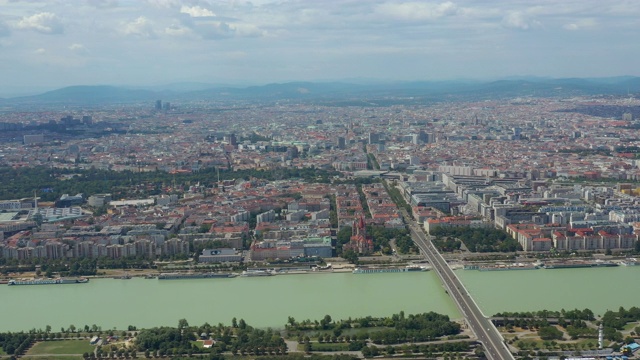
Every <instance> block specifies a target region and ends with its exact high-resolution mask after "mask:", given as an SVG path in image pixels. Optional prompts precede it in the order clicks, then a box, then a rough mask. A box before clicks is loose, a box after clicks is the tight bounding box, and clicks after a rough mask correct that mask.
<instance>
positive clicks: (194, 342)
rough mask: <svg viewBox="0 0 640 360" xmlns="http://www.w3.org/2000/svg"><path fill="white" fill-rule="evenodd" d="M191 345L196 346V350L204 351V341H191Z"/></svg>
mask: <svg viewBox="0 0 640 360" xmlns="http://www.w3.org/2000/svg"><path fill="white" fill-rule="evenodd" d="M191 345H195V346H197V347H198V349H204V341H202V340H196V341H192V342H191Z"/></svg>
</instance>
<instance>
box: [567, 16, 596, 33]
mask: <svg viewBox="0 0 640 360" xmlns="http://www.w3.org/2000/svg"><path fill="white" fill-rule="evenodd" d="M597 25H598V22H597V21H596V20H594V19H591V18H589V19H579V20H577V21H574V22H571V23H568V24H565V25H563V26H562V28H563V29H565V30H569V31H576V30H583V29H588V28H593V27H596V26H597Z"/></svg>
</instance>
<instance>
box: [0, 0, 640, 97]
mask: <svg viewBox="0 0 640 360" xmlns="http://www.w3.org/2000/svg"><path fill="white" fill-rule="evenodd" d="M639 44H640V1H638V0H537V1H533V0H532V1H527V0H455V1H402V0H398V1H396V0H253V1H249V0H184V1H179V0H137V1H134V0H73V1H70V0H42V1H26V0H0V64H1V65H0V78H1V79H2V81H1V82H0V83H1V84H0V92H2V91H4V92H5V93H7V91H8V90H7V89H14V90H16V91H17V90H20V91H22V90H25V89H32V88H52V87H61V86H67V85H78V84H113V85H157V84H167V83H172V82H182V81H198V82H208V83H237V84H264V83H269V82H285V81H293V80H339V79H350V78H366V79H385V80H435V79H438V80H441V79H461V78H473V79H495V78H501V77H509V76H519V75H535V76H549V77H600V76H616V75H640V67H639V66H638V64H640V45H639ZM25 91H26V90H25Z"/></svg>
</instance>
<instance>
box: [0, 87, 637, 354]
mask: <svg viewBox="0 0 640 360" xmlns="http://www.w3.org/2000/svg"><path fill="white" fill-rule="evenodd" d="M396 102H402V101H396ZM639 105H640V100H637V99H636V98H634V97H629V96H576V97H571V98H558V97H531V96H529V97H525V98H522V97H517V98H508V97H506V98H499V99H496V100H482V101H467V100H458V101H443V102H437V103H433V104H428V105H418V104H396V105H389V106H373V105H369V106H362V105H349V106H345V105H342V104H340V105H338V104H331V105H326V104H324V105H321V104H317V103H314V102H313V101H300V102H295V101H287V102H286V103H281V104H274V103H269V102H257V103H254V104H251V103H246V102H244V101H242V102H241V103H234V102H233V101H231V102H229V103H226V104H220V103H210V104H207V103H204V102H200V101H199V102H193V103H189V102H184V103H179V102H177V101H166V100H164V101H163V100H158V101H155V102H139V103H131V104H123V105H120V106H117V108H116V107H115V106H113V105H111V104H105V105H102V106H99V105H92V106H85V107H82V106H78V107H77V108H76V109H74V110H60V109H59V107H58V106H55V105H51V106H50V110H46V111H44V110H38V111H26V110H24V108H23V107H16V109H15V110H8V111H5V112H4V113H3V114H2V123H1V125H0V126H1V127H2V129H3V131H2V135H1V137H2V143H1V145H0V146H1V148H0V154H1V155H2V156H1V157H0V161H1V162H2V167H3V169H4V170H2V171H3V174H4V175H3V178H4V179H5V181H4V182H3V185H2V187H1V188H0V194H2V197H3V198H4V199H3V200H1V201H0V208H1V209H2V214H0V229H1V230H2V232H1V233H0V234H2V235H1V237H0V239H2V244H1V245H0V263H1V264H2V272H3V274H4V276H5V280H4V282H5V283H8V284H9V285H22V284H25V285H26V284H37V283H42V284H48V283H70V282H75V283H78V282H80V283H81V282H84V281H87V280H88V279H89V278H88V277H95V278H99V277H112V278H119V279H130V278H132V277H134V276H139V277H145V278H156V277H157V278H158V279H198V278H213V277H235V276H238V275H241V276H273V275H278V274H305V273H309V274H312V273H344V272H353V273H356V274H357V273H385V272H404V271H425V270H433V271H436V272H437V273H438V274H439V275H441V276H445V275H443V274H444V273H441V271H444V270H439V269H438V267H437V266H434V265H436V264H437V262H438V260H437V259H436V258H430V256H434V255H428V256H427V259H426V260H427V261H424V260H422V257H421V254H428V253H429V250H427V249H426V248H424V246H427V245H426V243H427V242H432V243H433V245H435V247H436V248H437V249H438V250H439V252H440V253H441V254H442V256H444V258H445V259H446V260H447V261H448V263H449V265H447V266H446V267H451V268H453V269H466V270H484V271H492V270H523V269H526V270H529V269H557V268H584V267H613V266H620V265H636V260H635V258H634V256H635V254H637V253H639V252H640V248H639V246H638V244H639V242H638V235H637V233H638V228H639V227H640V221H639V219H640V205H638V198H637V197H636V195H638V192H639V190H638V185H637V176H638V173H639V171H640V170H639V168H638V160H637V157H638V156H637V154H638V149H639V148H640V147H639V146H638V143H639V142H640V139H638V138H637V135H636V134H637V128H638V116H639V115H640V114H637V113H636V112H637V109H638V108H639ZM412 224H414V225H412ZM408 225H409V226H408ZM414 226H415V227H414ZM416 229H419V230H416ZM409 230H411V231H409ZM415 231H418V232H420V233H422V235H420V234H417V233H416V232H415ZM424 236H427V238H424ZM412 238H413V239H412ZM412 240H413V241H412ZM422 241H424V243H422ZM437 256H440V255H437ZM449 271H450V270H449ZM29 274H31V275H29ZM28 276H32V277H33V278H27V277H28ZM442 279H443V280H442V281H443V282H444V283H445V285H446V286H447V288H448V289H449V290H450V291H451V292H452V295H453V296H454V299H455V298H456V296H457V295H455V294H454V292H455V291H458V290H457V289H459V287H458V286H459V285H454V287H452V285H451V284H448V283H447V280H446V279H445V278H444V277H442ZM460 296H461V297H460V298H458V300H456V301H457V302H458V303H459V304H460V306H461V309H462V312H463V313H465V314H467V313H470V312H473V311H474V310H472V309H467V310H465V306H466V305H462V304H463V302H462V301H461V300H460V299H461V298H463V297H465V296H469V295H468V294H466V295H465V294H461V295H460ZM541 310H542V309H541ZM550 310H557V309H550ZM465 317H466V318H467V321H468V322H469V323H468V326H470V329H471V330H472V331H473V333H475V334H476V336H477V338H478V339H479V341H480V342H482V343H483V344H487V343H490V342H491V341H492V340H489V339H491V337H492V336H495V335H492V334H490V332H488V333H487V335H486V336H487V337H488V338H486V339H485V338H484V336H485V335H483V334H480V333H479V332H478V331H480V332H482V331H484V328H485V327H486V326H489V325H484V324H481V323H478V324H477V325H474V320H473V319H471V318H469V317H468V316H465ZM496 319H497V318H496ZM584 320H586V321H594V320H596V319H595V318H594V317H593V315H591V316H588V317H587V318H585V319H584ZM481 321H486V320H481ZM514 321H515V320H514ZM529 321H530V320H529ZM536 321H537V320H536ZM545 321H546V320H545ZM516 323H517V322H514V324H512V325H510V324H508V323H504V322H503V323H500V322H498V320H494V324H495V325H496V326H498V328H499V329H503V330H500V331H504V329H507V328H509V327H513V326H514V325H515V324H516ZM338 324H339V323H338ZM593 324H597V323H596V322H595V321H594V323H593ZM336 326H337V327H339V326H343V325H336ZM475 326H478V327H479V328H480V329H481V330H478V329H477V328H475ZM545 326H548V325H545ZM591 326H596V325H591ZM587 327H589V326H587ZM543 328H544V326H543ZM232 329H233V328H232ZM487 329H489V328H487ZM554 329H555V328H554ZM63 330H64V329H63ZM596 330H597V329H596ZM65 331H68V330H65ZM198 331H199V330H198ZM232 331H233V330H232ZM541 331H542V330H539V331H538V333H540V332H541ZM549 331H551V330H548V329H547V328H544V332H549ZM600 331H602V329H601V330H600ZM612 331H613V332H612ZM94 332H95V333H98V332H97V331H94ZM552 333H553V332H552ZM560 333H561V334H562V331H560ZM496 334H497V333H496ZM589 334H590V335H588V336H587V338H588V337H589V336H594V335H593V334H594V333H593V332H589ZM606 334H607V335H606V340H607V341H615V339H619V338H620V337H621V336H622V335H619V334H621V333H620V332H616V331H615V330H614V329H611V328H609V327H607V328H606ZM596 335H597V331H596ZM85 336H86V335H85ZM126 336H127V337H129V336H131V335H130V334H126ZM291 336H293V335H291ZM300 336H302V340H301V341H299V343H300V344H301V345H300V346H302V347H304V348H305V349H306V351H307V352H310V351H311V350H310V348H313V347H314V346H313V345H311V343H306V344H309V345H305V341H304V336H303V335H300ZM497 336H500V335H497ZM541 336H542V335H541ZM544 336H550V338H553V336H557V335H544ZM580 336H582V335H576V337H580ZM596 337H597V336H596ZM503 338H504V336H503ZM505 339H506V338H505ZM205 340H206V339H205ZM363 340H365V342H364V343H357V345H355V343H353V342H351V343H350V342H349V341H346V342H347V343H350V346H349V348H350V349H353V350H356V351H360V353H361V354H364V355H365V356H375V355H376V352H371V351H370V349H369V348H366V349H367V350H366V351H363V350H362V349H363V348H362V346H363V345H362V344H366V341H367V340H366V338H363ZM193 341H196V339H193ZM318 341H322V338H320V339H319V340H318ZM327 341H328V342H334V343H338V344H339V343H340V342H345V339H344V338H341V339H340V340H331V339H327ZM370 341H373V338H372V339H371V340H370ZM603 341H604V340H603V339H601V340H600V345H599V347H598V346H596V345H594V344H595V343H592V344H590V345H589V346H587V347H585V350H588V351H592V352H594V354H595V353H597V354H605V353H606V352H607V351H609V353H611V352H612V351H618V352H620V353H621V354H622V353H623V351H622V350H623V349H622V348H620V346H618V345H615V342H614V343H612V345H613V346H614V348H613V350H611V349H610V348H607V347H606V346H604V347H603V345H604V343H603ZM618 341H620V340H618ZM502 342H503V341H501V340H498V343H499V344H501V343H502ZM504 342H505V343H506V344H507V345H506V347H505V348H504V349H507V350H509V351H511V352H512V353H515V354H517V355H519V356H522V355H523V354H526V353H527V352H528V350H527V346H528V345H527V343H522V342H520V343H517V344H514V343H512V342H510V341H509V342H508V341H507V340H504ZM375 343H376V341H374V344H375ZM510 344H513V345H510ZM92 345H95V344H92ZM238 346H241V345H238ZM242 346H243V345H242ZM278 346H279V347H278V349H281V345H278ZM486 346H489V345H485V347H486ZM492 346H493V345H492ZM502 346H503V345H497V347H496V348H494V349H493V350H492V348H490V347H489V348H486V349H485V351H486V352H487V353H486V354H485V353H484V352H482V350H481V349H480V348H476V350H475V353H474V355H469V356H472V357H478V356H480V357H482V356H487V357H489V358H492V359H496V358H504V356H507V355H504V354H502V355H501V354H496V353H494V354H492V353H491V351H502ZM609 346H611V345H609ZM99 348H100V347H99ZM342 348H343V347H340V346H338V347H337V349H342ZM374 348H375V347H374ZM145 349H147V348H146V347H145V348H143V347H140V348H139V350H138V351H143V350H145ZM344 349H345V350H346V348H344ZM460 349H461V352H465V351H467V352H468V351H471V350H473V349H474V348H469V347H467V346H466V345H465V346H462V347H461V348H460ZM598 349H600V350H598ZM127 351H130V350H127ZM185 351H186V350H185ZM250 351H251V352H252V353H254V354H255V355H258V353H257V352H256V351H252V350H250ZM278 351H280V350H278ZM385 351H386V352H387V355H389V351H391V350H389V349H386V350H385ZM566 351H568V352H570V351H569V350H566ZM588 351H587V353H588ZM598 351H600V352H598ZM94 352H95V350H94ZM220 352H224V349H219V350H218V353H220ZM267 353H269V352H268V351H267ZM547 353H548V354H549V355H553V354H556V353H557V351H554V350H553V347H549V349H548V350H547ZM92 354H93V353H92ZM96 354H97V353H96ZM525 358H526V356H525Z"/></svg>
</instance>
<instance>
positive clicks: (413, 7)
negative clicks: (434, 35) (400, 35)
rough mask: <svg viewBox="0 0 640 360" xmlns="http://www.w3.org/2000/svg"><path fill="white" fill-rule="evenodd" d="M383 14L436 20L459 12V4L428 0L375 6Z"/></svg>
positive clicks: (412, 18)
mask: <svg viewBox="0 0 640 360" xmlns="http://www.w3.org/2000/svg"><path fill="white" fill-rule="evenodd" d="M375 11H376V12H377V13H379V14H381V15H386V16H390V17H392V18H396V19H402V20H435V19H438V18H441V17H445V16H453V15H456V14H458V13H459V11H460V8H459V7H458V5H456V4H454V3H453V2H451V1H447V2H443V3H440V4H435V3H426V2H417V1H414V2H405V3H384V4H380V5H378V6H377V7H376V8H375Z"/></svg>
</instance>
